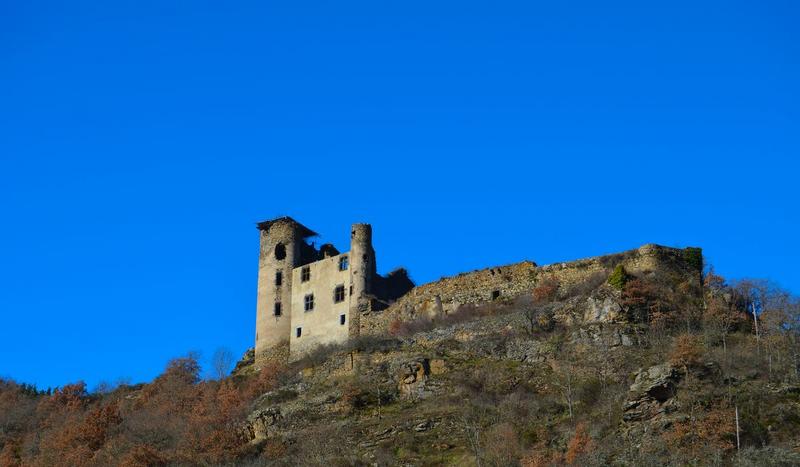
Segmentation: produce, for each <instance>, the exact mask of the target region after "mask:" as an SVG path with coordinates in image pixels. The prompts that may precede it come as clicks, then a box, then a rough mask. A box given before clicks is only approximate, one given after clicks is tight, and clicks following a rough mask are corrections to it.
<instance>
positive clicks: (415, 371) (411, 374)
mask: <svg viewBox="0 0 800 467" xmlns="http://www.w3.org/2000/svg"><path fill="white" fill-rule="evenodd" d="M430 373H431V370H430V364H429V362H428V359H426V358H419V359H415V360H412V361H410V362H407V363H405V364H403V365H401V367H400V374H399V378H398V379H399V382H398V384H397V389H398V390H399V392H400V397H401V398H403V399H412V400H413V399H419V398H422V397H424V396H425V393H426V391H425V383H426V382H427V381H428V375H430Z"/></svg>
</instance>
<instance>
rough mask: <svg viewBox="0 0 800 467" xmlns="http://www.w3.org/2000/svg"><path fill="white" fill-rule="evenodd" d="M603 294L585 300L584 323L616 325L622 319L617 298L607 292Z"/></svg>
mask: <svg viewBox="0 0 800 467" xmlns="http://www.w3.org/2000/svg"><path fill="white" fill-rule="evenodd" d="M604 292H605V293H597V294H593V295H592V296H590V297H589V298H587V299H586V311H585V312H584V314H583V321H584V323H616V322H619V321H620V319H621V318H622V307H621V306H620V304H619V301H618V300H617V298H616V297H615V296H614V295H613V294H611V293H609V292H607V291H604Z"/></svg>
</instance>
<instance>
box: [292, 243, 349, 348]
mask: <svg viewBox="0 0 800 467" xmlns="http://www.w3.org/2000/svg"><path fill="white" fill-rule="evenodd" d="M342 257H347V258H348V259H349V254H348V253H343V254H340V255H336V256H331V257H328V258H325V259H322V260H320V261H316V262H313V263H309V264H307V265H305V266H300V267H297V268H294V269H293V270H292V298H291V309H292V313H291V331H290V332H289V334H288V336H287V337H289V339H290V341H289V347H290V349H291V350H290V354H291V358H298V357H300V356H302V355H303V354H304V353H305V352H307V351H308V350H310V349H312V348H313V347H316V346H318V345H321V344H330V343H341V342H345V341H346V340H347V338H348V337H349V324H350V323H349V321H350V317H349V310H350V270H349V267H348V269H346V270H344V271H340V270H339V261H340V259H341V258H342ZM305 267H308V268H309V271H310V279H309V280H308V281H306V282H303V281H302V280H301V276H302V273H303V268H305ZM337 286H343V287H344V300H343V301H341V302H338V303H336V302H335V301H334V291H335V289H336V287H337ZM308 294H313V295H314V309H313V310H311V311H305V297H306V295H308ZM342 315H344V316H345V322H344V324H342V323H341V316H342ZM297 328H301V330H302V332H301V335H300V337H297Z"/></svg>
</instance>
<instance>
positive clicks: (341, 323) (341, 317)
mask: <svg viewBox="0 0 800 467" xmlns="http://www.w3.org/2000/svg"><path fill="white" fill-rule="evenodd" d="M339 324H340V325H342V326H344V315H339Z"/></svg>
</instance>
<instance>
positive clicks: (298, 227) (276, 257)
mask: <svg viewBox="0 0 800 467" xmlns="http://www.w3.org/2000/svg"><path fill="white" fill-rule="evenodd" d="M258 229H259V230H260V236H261V249H260V254H259V260H258V298H257V300H256V347H255V351H256V359H257V360H262V359H263V358H269V357H278V358H293V357H297V356H299V355H302V354H303V353H304V352H306V351H308V350H310V349H312V348H313V347H316V346H318V345H321V344H333V343H341V342H344V341H346V340H347V339H348V338H350V337H352V336H357V335H358V334H359V329H360V325H359V318H360V316H361V315H362V314H364V313H368V312H370V311H372V310H380V309H383V308H386V307H387V306H388V305H389V304H390V303H391V302H393V301H394V300H396V299H397V298H398V297H400V296H402V295H403V294H405V293H406V292H408V291H409V290H411V289H412V288H413V287H414V283H413V282H411V280H410V279H409V277H408V274H407V273H406V271H405V270H404V269H397V270H395V271H393V272H391V273H390V274H388V275H387V276H385V277H384V276H381V275H379V274H378V273H377V269H376V258H375V250H374V249H373V248H372V227H371V226H370V225H369V224H353V226H352V228H351V231H350V251H348V252H344V253H340V252H339V251H338V250H337V249H336V248H335V247H334V246H333V245H331V244H324V245H321V246H320V247H319V248H316V247H315V246H314V245H313V244H309V243H307V241H306V240H307V239H308V238H310V237H315V236H317V234H316V233H315V232H314V231H312V230H311V229H309V228H308V227H306V226H304V225H302V224H300V223H299V222H297V221H296V220H294V219H292V218H291V217H280V218H277V219H273V220H269V221H265V222H260V223H259V224H258Z"/></svg>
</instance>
